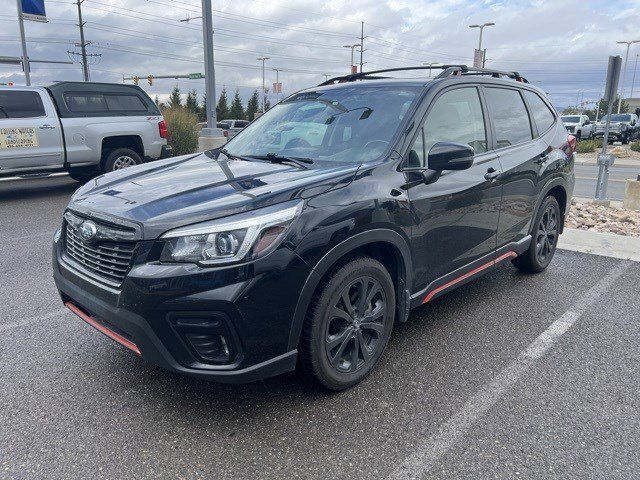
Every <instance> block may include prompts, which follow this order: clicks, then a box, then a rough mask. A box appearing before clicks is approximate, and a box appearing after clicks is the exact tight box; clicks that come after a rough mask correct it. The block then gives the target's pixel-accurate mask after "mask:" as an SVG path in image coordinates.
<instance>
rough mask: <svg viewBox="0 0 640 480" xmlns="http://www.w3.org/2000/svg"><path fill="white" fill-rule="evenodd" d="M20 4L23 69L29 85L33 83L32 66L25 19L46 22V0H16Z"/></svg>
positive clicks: (19, 16) (19, 17) (19, 21)
mask: <svg viewBox="0 0 640 480" xmlns="http://www.w3.org/2000/svg"><path fill="white" fill-rule="evenodd" d="M16 3H17V6H18V24H19V27H20V42H21V43H22V69H23V70H24V79H25V82H26V84H27V85H31V66H30V64H29V55H28V53H27V40H26V38H25V34H24V21H25V20H31V21H34V22H44V23H46V22H47V21H48V20H47V15H46V13H45V9H44V0H16Z"/></svg>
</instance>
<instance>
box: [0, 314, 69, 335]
mask: <svg viewBox="0 0 640 480" xmlns="http://www.w3.org/2000/svg"><path fill="white" fill-rule="evenodd" d="M68 311H69V310H68V309H66V308H61V309H59V310H56V311H54V312H49V313H45V314H44V315H39V316H37V317H30V318H25V319H23V320H18V321H17V322H11V323H5V324H4V325H0V333H2V332H6V331H8V330H14V329H16V328H20V327H25V326H27V325H30V324H32V323H38V322H43V321H45V320H51V319H52V318H56V317H59V316H61V315H63V314H64V313H66V312H68Z"/></svg>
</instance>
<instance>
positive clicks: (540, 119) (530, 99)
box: [524, 90, 580, 133]
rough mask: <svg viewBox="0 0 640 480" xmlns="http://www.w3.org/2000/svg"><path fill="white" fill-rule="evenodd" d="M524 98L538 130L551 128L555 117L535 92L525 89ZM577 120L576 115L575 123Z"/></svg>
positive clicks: (541, 131)
mask: <svg viewBox="0 0 640 480" xmlns="http://www.w3.org/2000/svg"><path fill="white" fill-rule="evenodd" d="M524 98H526V99H527V103H529V107H530V108H531V114H532V115H533V120H534V122H536V126H537V127H538V132H539V133H544V132H546V131H547V130H548V129H549V128H551V125H553V122H554V121H555V119H556V117H555V115H554V114H553V112H552V111H551V110H550V109H549V107H548V106H547V104H546V103H544V101H543V100H542V99H541V98H540V96H539V95H538V94H537V93H534V92H530V91H528V90H525V91H524ZM579 121H580V118H579V117H578V118H577V120H576V123H577V122H579Z"/></svg>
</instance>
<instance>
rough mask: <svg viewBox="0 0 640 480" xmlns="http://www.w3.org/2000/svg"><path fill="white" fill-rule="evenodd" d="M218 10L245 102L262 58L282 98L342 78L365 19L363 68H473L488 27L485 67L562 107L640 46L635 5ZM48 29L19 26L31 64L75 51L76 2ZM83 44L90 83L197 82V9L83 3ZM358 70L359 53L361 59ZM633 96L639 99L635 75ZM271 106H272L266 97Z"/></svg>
mask: <svg viewBox="0 0 640 480" xmlns="http://www.w3.org/2000/svg"><path fill="white" fill-rule="evenodd" d="M0 4H2V5H3V8H2V9H1V10H0V55H9V56H19V55H20V54H21V52H20V44H19V31H18V23H17V14H16V10H15V0H0ZM213 4H214V27H215V34H214V42H215V60H216V80H217V82H216V83H217V89H218V92H219V89H220V88H222V86H226V88H227V90H229V91H233V90H235V89H236V88H238V89H239V90H240V93H241V95H242V96H243V97H244V98H247V97H248V96H249V95H250V93H251V92H252V91H253V89H255V88H256V87H259V86H260V85H261V70H260V67H259V62H258V61H257V60H256V57H258V56H268V57H270V60H268V61H267V74H266V83H267V85H270V84H271V83H272V82H274V81H275V77H276V72H275V71H273V70H272V69H273V68H278V69H281V71H280V81H281V82H282V83H283V90H284V93H285V94H286V93H289V92H292V91H294V90H296V89H299V88H303V87H307V86H311V85H315V84H318V83H319V82H320V81H322V80H323V79H324V78H325V77H324V74H327V75H338V74H343V73H347V72H348V70H349V62H350V49H347V48H344V47H343V45H346V44H353V43H357V42H359V36H360V22H362V21H364V34H365V41H364V44H365V47H364V48H365V51H364V61H365V70H367V69H369V70H371V69H378V68H386V67H398V66H405V65H420V64H422V63H423V62H442V63H467V64H472V62H473V60H472V57H473V49H474V48H475V47H476V46H477V41H478V30H477V29H473V30H472V29H470V28H469V27H468V25H469V24H473V23H484V22H488V21H491V22H495V23H496V25H495V26H493V27H488V28H487V29H485V34H484V39H483V47H485V48H486V49H487V67H493V68H499V69H508V70H518V71H519V72H521V73H522V74H523V75H524V76H526V77H527V78H528V79H529V80H530V81H531V82H532V83H535V84H537V85H539V86H541V87H542V88H543V89H544V90H545V91H547V92H548V93H549V95H550V97H551V99H552V100H553V101H554V102H555V103H556V105H557V106H558V107H564V106H567V105H573V104H575V103H576V102H577V101H578V99H584V100H588V99H595V98H597V97H598V96H599V92H600V91H601V90H602V88H603V82H604V77H605V72H606V65H607V57H608V56H609V55H612V54H621V55H624V47H623V46H621V45H617V44H616V42H617V41H618V40H635V39H639V40H640V28H639V27H640V1H638V0H606V1H605V0H553V1H546V0H536V1H524V0H515V1H511V0H509V1H508V0H484V1H477V2H473V1H469V0H435V1H425V0H329V1H324V2H322V1H311V0H235V1H228V0H225V1H217V0H213ZM46 8H47V16H48V18H49V20H50V21H49V23H47V24H39V23H35V22H26V33H27V40H28V48H29V56H30V57H31V58H37V59H54V60H68V54H67V50H78V49H77V48H76V47H74V45H73V44H74V42H78V41H79V34H78V27H77V26H76V24H77V8H76V6H75V4H74V3H73V2H72V1H71V0H46ZM83 15H84V20H85V21H86V22H87V25H86V30H85V36H86V39H87V40H90V41H91V42H92V44H91V46H89V47H88V51H89V52H90V53H95V54H100V55H101V56H100V57H98V58H97V59H96V60H98V61H97V62H96V63H95V64H94V65H91V67H90V68H91V79H92V80H96V81H111V82H121V81H122V76H123V75H126V76H130V75H139V76H141V77H146V76H147V75H148V74H154V75H166V74H188V73H190V72H203V62H202V56H203V49H202V24H201V21H200V20H199V19H192V20H190V21H189V22H181V21H180V20H182V19H186V18H193V17H198V16H199V15H200V2H198V0H180V1H177V0H85V1H84V3H83ZM638 53H640V44H638V45H635V46H632V49H631V54H630V56H629V65H628V68H627V72H628V74H627V83H626V88H625V91H626V93H625V95H627V96H628V95H629V94H630V91H631V83H632V76H633V70H634V62H635V59H636V55H637V54H638ZM356 57H357V59H358V60H359V54H356ZM81 78H82V77H81V68H80V66H79V65H46V64H36V65H33V66H32V81H33V83H44V82H48V81H52V80H80V79H81ZM0 82H15V83H23V82H24V77H23V75H22V73H21V71H20V70H19V69H16V67H14V66H9V65H0ZM177 83H178V85H179V87H180V89H181V90H182V91H183V92H186V91H187V90H189V89H192V88H195V89H196V90H197V91H198V92H202V91H203V90H204V82H203V81H202V80H179V81H177ZM175 84H176V80H157V81H155V82H154V85H153V86H152V87H149V86H148V85H147V83H146V81H144V82H142V81H141V83H140V85H141V86H143V88H145V89H146V90H147V91H148V92H149V93H150V94H151V95H156V94H158V95H160V96H161V98H163V97H164V96H165V95H166V94H167V93H168V92H169V91H170V90H171V88H172V87H173V85H175ZM635 91H636V92H637V93H636V94H635V96H640V72H639V74H638V78H637V79H636V85H635ZM271 98H272V100H275V96H274V95H271Z"/></svg>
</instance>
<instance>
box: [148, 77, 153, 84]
mask: <svg viewBox="0 0 640 480" xmlns="http://www.w3.org/2000/svg"><path fill="white" fill-rule="evenodd" d="M147 82H149V86H151V85H153V75H149V76H148V77H147Z"/></svg>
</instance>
